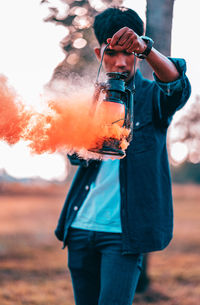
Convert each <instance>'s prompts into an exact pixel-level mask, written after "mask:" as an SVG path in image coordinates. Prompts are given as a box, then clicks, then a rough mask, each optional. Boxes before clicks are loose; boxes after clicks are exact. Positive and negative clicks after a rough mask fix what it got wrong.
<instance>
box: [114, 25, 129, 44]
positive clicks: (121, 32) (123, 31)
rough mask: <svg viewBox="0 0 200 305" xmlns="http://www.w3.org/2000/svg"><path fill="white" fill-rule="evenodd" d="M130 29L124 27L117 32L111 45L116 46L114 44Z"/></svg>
mask: <svg viewBox="0 0 200 305" xmlns="http://www.w3.org/2000/svg"><path fill="white" fill-rule="evenodd" d="M127 30H128V28H127V27H124V28H122V29H120V30H119V31H118V32H116V33H115V34H114V35H113V37H112V39H111V42H110V45H111V47H114V45H116V44H117V42H118V40H119V39H120V37H121V36H122V35H123V34H124V33H125V32H126V31H127Z"/></svg>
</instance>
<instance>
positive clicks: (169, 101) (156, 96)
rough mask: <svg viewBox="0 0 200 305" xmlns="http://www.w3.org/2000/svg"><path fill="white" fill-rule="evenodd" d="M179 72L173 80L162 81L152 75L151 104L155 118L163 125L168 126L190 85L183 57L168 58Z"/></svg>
mask: <svg viewBox="0 0 200 305" xmlns="http://www.w3.org/2000/svg"><path fill="white" fill-rule="evenodd" d="M169 59H170V60H171V61H172V62H173V63H174V65H175V66H176V68H177V70H178V71H179V73H180V77H179V78H178V79H177V80H175V81H174V82H170V83H163V82H161V81H160V80H159V79H158V78H157V76H156V75H155V73H154V74H153V75H154V79H155V82H154V93H153V106H154V113H155V118H156V120H157V121H159V122H160V123H161V124H162V125H163V126H165V127H168V126H169V124H170V122H171V120H172V117H173V115H174V113H175V112H176V111H177V110H179V109H181V108H182V107H183V106H184V105H185V103H186V102H187V100H188V99H189V97H190V94H191V85H190V82H189V80H188V78H187V76H186V74H185V73H186V62H185V60H184V59H178V58H177V59H175V58H169Z"/></svg>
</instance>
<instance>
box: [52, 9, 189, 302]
mask: <svg viewBox="0 0 200 305" xmlns="http://www.w3.org/2000/svg"><path fill="white" fill-rule="evenodd" d="M94 31H95V35H96V38H97V40H98V42H99V45H100V46H99V48H95V54H96V56H97V58H98V60H101V58H102V54H103V51H104V49H105V46H106V45H107V43H109V47H108V48H107V49H106V50H105V54H104V58H103V66H104V69H105V71H106V72H126V73H127V75H128V76H127V79H126V83H127V85H128V86H129V87H130V88H131V87H132V86H133V77H134V66H133V62H134V56H136V57H138V56H139V57H140V58H144V60H146V61H147V62H148V63H149V65H150V66H151V67H152V69H153V72H154V78H155V81H149V80H145V79H144V78H143V77H142V75H141V73H140V72H139V70H138V69H137V72H136V73H135V89H136V93H135V98H134V99H135V101H134V104H135V105H134V134H133V140H132V141H131V143H130V145H129V147H128V149H127V151H126V157H125V158H123V159H121V160H115V161H112V160H108V161H103V162H100V161H91V162H90V163H89V165H88V166H87V165H86V164H85V163H84V161H81V160H79V163H80V164H81V165H80V167H79V169H78V171H77V173H76V176H75V178H74V181H73V184H72V186H71V189H70V191H69V193H68V196H67V199H66V202H65V205H64V207H63V210H62V213H61V216H60V219H59V223H58V227H57V229H56V236H57V237H58V239H60V240H62V241H63V242H64V247H65V246H66V245H67V246H68V266H69V269H70V272H71V277H72V283H73V289H74V295H75V302H76V305H131V304H132V301H133V297H134V293H135V289H136V286H137V282H138V278H139V275H140V270H141V264H142V254H143V253H148V252H151V251H158V250H162V249H164V248H165V247H166V246H167V245H168V244H169V242H170V240H171V238H172V226H173V210H172V194H171V180H170V173H169V165H168V158H167V147H166V134H167V128H168V126H169V124H170V122H171V119H172V116H173V114H174V113H175V112H176V110H178V109H180V108H181V107H182V106H183V105H184V104H185V103H186V101H187V99H188V98H189V95H190V84H189V81H188V79H187V77H186V76H185V71H186V65H185V61H184V60H183V59H171V58H167V57H165V56H164V55H162V54H160V53H159V52H158V51H157V50H156V49H154V48H153V41H152V40H151V39H149V38H148V37H141V35H142V34H143V32H144V28H143V22H142V20H141V19H140V17H139V16H138V15H137V14H136V13H135V12H134V11H133V10H131V9H126V8H122V7H119V8H109V9H107V10H105V11H104V12H102V13H100V14H99V15H97V16H96V17H95V21H94ZM137 62H138V58H137ZM72 163H73V161H72ZM76 163H77V160H76Z"/></svg>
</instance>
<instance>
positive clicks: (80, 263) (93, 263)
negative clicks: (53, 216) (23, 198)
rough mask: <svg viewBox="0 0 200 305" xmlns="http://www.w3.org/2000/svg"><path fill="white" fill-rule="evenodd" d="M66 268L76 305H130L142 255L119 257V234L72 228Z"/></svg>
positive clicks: (120, 251)
mask: <svg viewBox="0 0 200 305" xmlns="http://www.w3.org/2000/svg"><path fill="white" fill-rule="evenodd" d="M68 266H69V270H70V272H71V277H72V284H73V289H74V296H75V302H76V305H131V304H132V302H133V298H134V294H135V289H136V286H137V282H138V279H139V275H140V272H141V266H142V255H141V254H131V255H130V254H129V255H122V250H121V234H119V233H105V232H95V231H89V230H80V229H73V228H71V229H70V231H69V238H68Z"/></svg>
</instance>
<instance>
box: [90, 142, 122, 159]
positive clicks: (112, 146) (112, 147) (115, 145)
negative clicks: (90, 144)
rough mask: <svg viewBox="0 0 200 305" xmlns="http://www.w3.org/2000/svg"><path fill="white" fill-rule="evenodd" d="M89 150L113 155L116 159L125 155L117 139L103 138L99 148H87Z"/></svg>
mask: <svg viewBox="0 0 200 305" xmlns="http://www.w3.org/2000/svg"><path fill="white" fill-rule="evenodd" d="M89 151H91V152H94V153H97V154H102V155H108V156H113V157H116V158H118V159H121V158H123V157H125V155H126V153H125V152H124V151H123V150H121V149H120V148H119V141H118V140H116V139H109V140H105V141H104V142H103V145H102V147H101V148H92V149H89Z"/></svg>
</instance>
